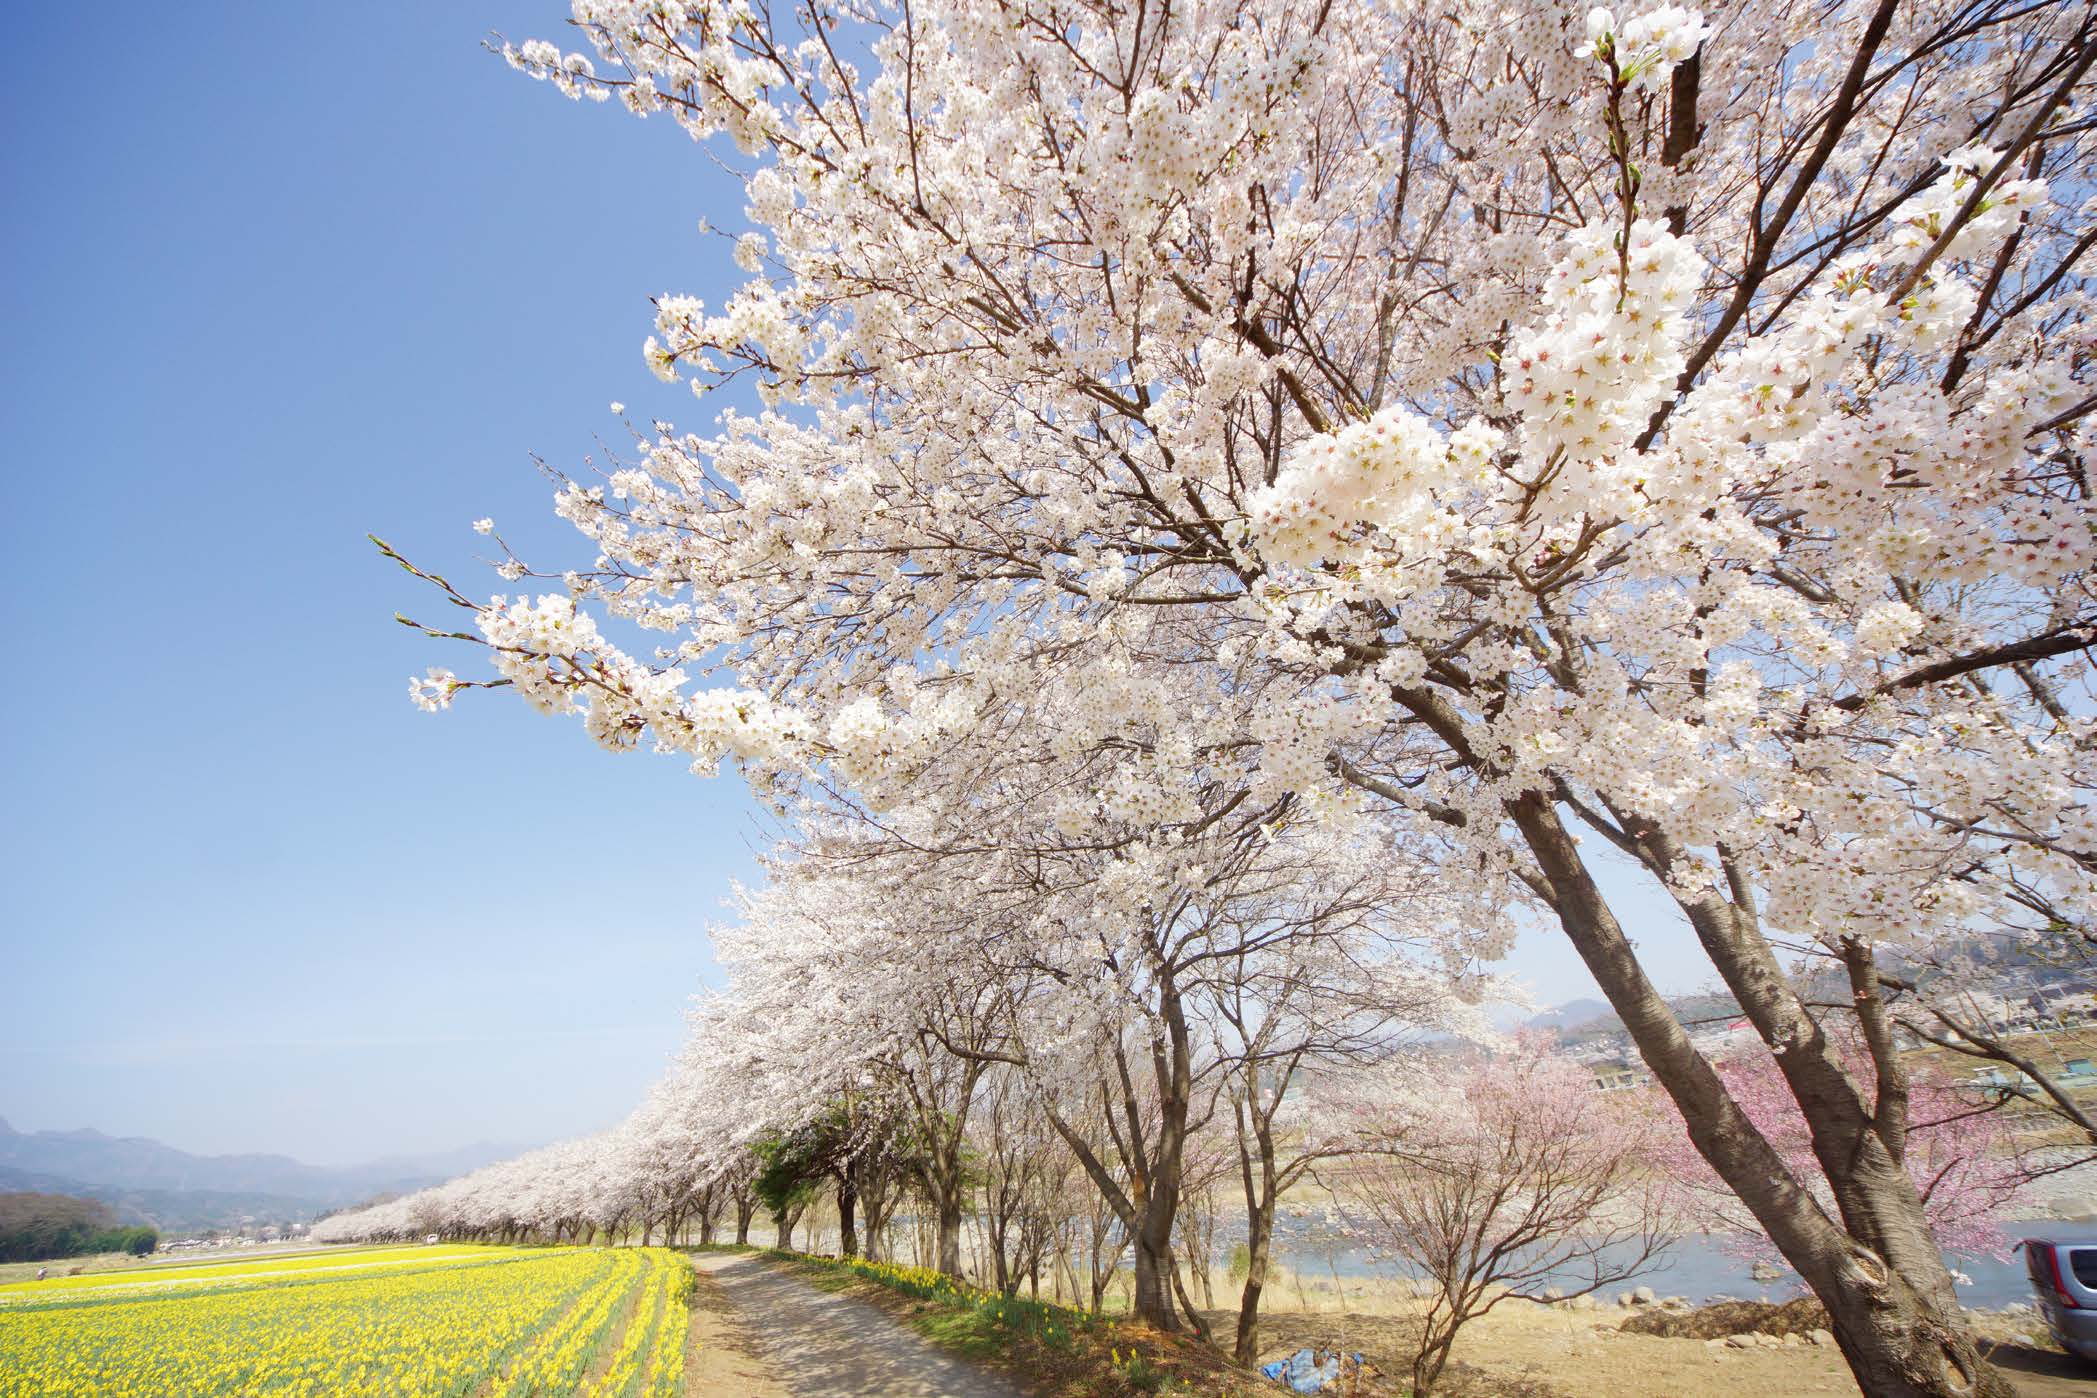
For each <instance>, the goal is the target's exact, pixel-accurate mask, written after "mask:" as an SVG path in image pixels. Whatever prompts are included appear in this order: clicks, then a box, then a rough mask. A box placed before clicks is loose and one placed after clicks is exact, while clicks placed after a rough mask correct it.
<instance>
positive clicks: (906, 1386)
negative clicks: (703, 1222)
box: [685, 1253, 1023, 1398]
mask: <svg viewBox="0 0 2097 1398" xmlns="http://www.w3.org/2000/svg"><path fill="white" fill-rule="evenodd" d="M692 1262H693V1265H694V1266H696V1267H697V1268H698V1269H699V1293H698V1298H697V1304H696V1308H695V1310H694V1312H693V1316H692V1324H693V1329H694V1330H695V1331H697V1332H699V1340H698V1346H699V1347H698V1349H697V1351H696V1353H694V1354H693V1356H692V1358H691V1360H690V1361H688V1367H687V1369H686V1371H685V1372H686V1384H685V1392H686V1393H688V1394H707V1395H713V1394H720V1395H722V1396H723V1398H728V1395H735V1398H744V1395H750V1398H772V1396H773V1395H794V1396H795V1398H1023V1395H1022V1394H1021V1393H1020V1391H1019V1390H1018V1389H1016V1388H1014V1387H1013V1386H1012V1385H1011V1384H1010V1383H1008V1382H1006V1381H1005V1380H1004V1379H1003V1378H1001V1377H999V1376H998V1375H996V1374H992V1373H989V1372H987V1371H985V1370H983V1369H980V1368H977V1367H976V1366H974V1365H972V1364H969V1363H967V1362H966V1361H964V1360H961V1359H957V1358H954V1357H953V1356H951V1355H948V1354H945V1353H942V1352H941V1351H939V1350H938V1349H935V1348H934V1347H933V1346H932V1345H930V1344H929V1343H927V1342H926V1341H925V1340H923V1339H921V1338H919V1337H918V1336H917V1335H916V1334H915V1333H913V1332H911V1331H910V1330H907V1329H905V1328H904V1327H903V1326H901V1325H899V1324H897V1323H896V1321H895V1320H894V1319H893V1318H892V1317H890V1316H889V1315H888V1314H887V1313H886V1312H884V1311H882V1310H880V1309H878V1308H877V1307H874V1306H870V1305H868V1304H867V1303H866V1302H864V1301H861V1300H858V1299H857V1298H855V1297H851V1296H840V1295H835V1294H833V1293H830V1292H826V1291H818V1290H816V1289H815V1288H814V1287H812V1286H810V1285H808V1284H807V1283H806V1282H803V1281H801V1280H799V1279H798V1278H796V1277H792V1276H789V1275H787V1274H786V1273H785V1272H782V1271H780V1270H779V1269H778V1268H775V1267H772V1266H770V1265H768V1264H766V1263H764V1262H762V1261H760V1260H758V1259H757V1258H755V1257H749V1256H740V1255H736V1254H731V1253H701V1254H699V1255H698V1256H696V1257H694V1258H693V1259H692Z"/></svg>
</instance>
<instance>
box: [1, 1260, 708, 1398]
mask: <svg viewBox="0 0 2097 1398" xmlns="http://www.w3.org/2000/svg"><path fill="white" fill-rule="evenodd" d="M373 1251H374V1250H369V1249H367V1250H363V1252H362V1253H360V1254H348V1255H346V1256H345V1257H344V1258H343V1259H342V1260H339V1261H337V1260H334V1259H327V1258H317V1259H313V1260H312V1261H311V1263H310V1264H309V1265H306V1266H302V1267H297V1268H291V1267H283V1266H272V1265H269V1264H261V1265H258V1266H257V1267H256V1268H254V1269H252V1270H248V1271H243V1270H242V1269H241V1268H240V1267H238V1266H237V1265H236V1266H224V1267H220V1266H214V1267H211V1268H209V1269H208V1272H207V1271H206V1270H205V1269H198V1273H197V1274H192V1275H190V1276H188V1277H182V1278H177V1277H175V1276H174V1275H173V1274H174V1273H175V1272H176V1271H177V1270H178V1269H168V1274H166V1275H163V1276H162V1277H160V1278H155V1279H147V1278H145V1277H143V1276H142V1275H141V1274H136V1273H134V1274H130V1275H128V1276H124V1275H122V1274H118V1275H117V1276H112V1277H110V1278H109V1279H108V1280H107V1281H106V1282H105V1283H104V1284H102V1285H99V1286H91V1287H76V1288H70V1289H68V1288H63V1287H57V1288H51V1289H48V1290H46V1291H43V1292H38V1291H36V1290H35V1289H33V1288H32V1287H24V1286H12V1287H7V1288H4V1289H0V1398H51V1396H52V1395H68V1396H69V1398H70V1396H71V1395H79V1396H80V1398H90V1395H92V1398H105V1396H106V1398H205V1396H206V1395H239V1396H240V1398H249V1395H256V1396H257V1398H259V1395H265V1394H271V1395H277V1394H281V1395H296V1396H297V1398H349V1396H350V1395H371V1398H379V1396H380V1395H384V1396H385V1398H482V1396H483V1395H489V1396H490V1398H527V1395H533V1394H547V1395H551V1394H561V1395H566V1394H588V1395H592V1396H593V1398H599V1396H601V1398H672V1395H676V1394H681V1393H682V1392H683V1382H684V1355H685V1342H686V1334H687V1325H688V1320H689V1314H690V1312H689V1309H688V1298H689V1296H690V1293H691V1288H692V1269H691V1267H690V1265H689V1264H688V1263H687V1261H686V1260H685V1258H684V1257H682V1256H681V1255H679V1254H677V1253H674V1252H670V1251H668V1250H666V1249H662V1248H620V1249H602V1248H558V1249H543V1248H540V1249H507V1248H477V1249H476V1248H460V1247H449V1248H429V1249H426V1250H423V1249H398V1248H395V1249H386V1250H385V1255H384V1256H383V1257H375V1256H372V1255H370V1254H372V1253H373ZM417 1252H426V1253H427V1256H426V1257H417V1256H415V1255H414V1254H415V1253H417ZM120 1277H121V1280H119V1278H120ZM69 1280H70V1279H69ZM79 1280H81V1281H86V1280H88V1279H87V1278H80V1279H79Z"/></svg>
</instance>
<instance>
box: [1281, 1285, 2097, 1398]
mask: <svg viewBox="0 0 2097 1398" xmlns="http://www.w3.org/2000/svg"><path fill="white" fill-rule="evenodd" d="M1372 1304H1374V1306H1375V1309H1374V1310H1373V1311H1351V1312H1310V1313H1306V1312H1303V1311H1275V1312H1272V1313H1269V1314H1267V1315H1264V1316H1263V1317H1262V1318H1261V1323H1260V1340H1261V1352H1262V1357H1263V1358H1268V1359H1272V1358H1279V1357H1281V1356H1283V1355H1286V1354H1289V1353H1291V1352H1293V1351H1294V1350H1295V1349H1297V1348H1299V1347H1301V1346H1304V1345H1310V1346H1313V1347H1317V1348H1327V1349H1338V1350H1340V1351H1342V1352H1353V1351H1361V1352H1363V1353H1364V1354H1366V1355H1367V1356H1368V1358H1369V1361H1370V1363H1371V1364H1372V1365H1375V1366H1376V1367H1377V1368H1379V1369H1380V1370H1381V1371H1382V1373H1383V1382H1382V1383H1381V1384H1379V1385H1377V1390H1378V1391H1379V1392H1380V1393H1389V1394H1397V1393H1403V1392H1404V1391H1405V1384H1406V1377H1407V1372H1408V1367H1409V1364H1410V1356H1411V1354H1412V1336H1413V1334H1414V1333H1415V1332H1416V1330H1417V1325H1416V1323H1415V1322H1414V1321H1413V1320H1412V1319H1411V1318H1410V1316H1409V1315H1408V1314H1406V1310H1407V1309H1408V1303H1407V1302H1406V1301H1405V1300H1403V1299H1401V1298H1397V1297H1376V1298H1374V1300H1373V1302H1372ZM1629 1314H1631V1313H1630V1312H1628V1311H1622V1310H1618V1309H1617V1308H1615V1307H1613V1306H1612V1307H1608V1308H1606V1309H1602V1310H1571V1309H1567V1308H1565V1307H1560V1306H1540V1305H1535V1304H1533V1303H1530V1302H1526V1301H1508V1302H1504V1303H1502V1304H1501V1305H1500V1306H1498V1307H1495V1308H1494V1309H1493V1310H1492V1311H1491V1312H1490V1313H1488V1314H1487V1315H1486V1316H1485V1317H1484V1318H1482V1319H1480V1320H1476V1321H1473V1322H1472V1323H1471V1325H1469V1326H1467V1327H1466V1328H1465V1329H1464V1331H1463V1333H1462V1334H1461V1335H1459V1336H1458V1337H1457V1342H1456V1351H1455V1355H1454V1362H1455V1363H1456V1364H1459V1365H1462V1366H1464V1369H1463V1371H1462V1372H1461V1373H1460V1374H1456V1375H1453V1376H1452V1381H1451V1382H1450V1383H1449V1385H1448V1386H1449V1388H1450V1390H1451V1392H1452V1394H1454V1395H1476V1396H1477V1398H1503V1395H1505V1396H1507V1398H1513V1395H1521V1398H1589V1395H1597V1394H1600V1395H1607V1398H1685V1395H1692V1394H1694V1395H1705V1394H1711V1395H1729V1396H1735V1395H1737V1398H1789V1395H1793V1394H1797V1395H1811V1394H1837V1395H1842V1398H1855V1395H1856V1394H1857V1391H1858V1390H1857V1385H1856V1383H1855V1381H1854V1380H1852V1379H1851V1377H1850V1374H1849V1369H1848V1367H1847V1366H1845V1365H1844V1364H1843V1362H1842V1356H1841V1355H1840V1353H1839V1352H1838V1351H1836V1350H1835V1349H1833V1348H1832V1347H1830V1348H1825V1349H1822V1348H1815V1347H1811V1346H1806V1347H1802V1348H1798V1349H1759V1348H1758V1349H1734V1348H1730V1347H1726V1346H1722V1345H1721V1346H1717V1347H1713V1346H1709V1345H1707V1344H1706V1343H1705V1342H1704V1341H1702V1340H1677V1339H1665V1338H1662V1337H1660V1336H1656V1335H1640V1334H1632V1333H1623V1332H1620V1331H1619V1330H1618V1328H1617V1327H1618V1326H1619V1325H1621V1324H1622V1323H1623V1321H1624V1319H1625V1318H1626V1317H1627V1316H1628V1315H1629ZM1987 1332H1988V1333H1990V1334H1991V1335H1993V1336H1994V1337H1995V1338H1996V1339H1997V1341H1998V1348H1997V1349H1996V1351H1995V1354H1994V1358H1995V1360H1996V1362H1997V1363H1998V1364H1999V1365H2001V1366H2002V1367H2003V1368H2005V1369H2006V1370H2008V1371H2009V1372H2010V1374H2011V1376H2012V1379H2013V1381H2014V1382H2015V1383H2016V1385H2017V1391H2018V1393H2019V1394H2020V1395H2021V1398H2097V1367H2085V1366H2081V1365H2079V1363H2078V1361H2076V1360H2073V1359H2070V1358H2069V1357H2068V1356H2067V1355H2064V1354H2061V1353H2059V1352H2057V1351H2049V1350H2043V1349H2040V1348H2037V1347H2035V1346H2033V1345H2031V1344H2028V1343H2024V1342H2023V1341H2022V1339H2021V1337H2015V1336H2013V1334H2012V1331H2011V1329H2010V1328H2009V1327H2006V1326H2002V1325H1999V1324H1998V1325H1994V1326H1992V1327H1987ZM1370 1392H1371V1390H1370V1389H1367V1388H1365V1389H1364V1390H1363V1393H1364V1395H1365V1398H1366V1395H1368V1394H1369V1393H1370Z"/></svg>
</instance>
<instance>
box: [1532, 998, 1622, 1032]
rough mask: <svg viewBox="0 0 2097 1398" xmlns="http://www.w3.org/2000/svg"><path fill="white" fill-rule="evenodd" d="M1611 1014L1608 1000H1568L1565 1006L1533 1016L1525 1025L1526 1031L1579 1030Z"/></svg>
mask: <svg viewBox="0 0 2097 1398" xmlns="http://www.w3.org/2000/svg"><path fill="white" fill-rule="evenodd" d="M1608 1013H1610V1010H1609V1002H1608V1001H1606V1000H1568V1001H1566V1002H1565V1003H1564V1004H1563V1005H1556V1006H1553V1007H1552V1008H1551V1009H1548V1010H1545V1011H1544V1012H1543V1013H1542V1014H1540V1015H1533V1016H1531V1017H1530V1019H1529V1020H1528V1022H1527V1023H1526V1024H1524V1025H1523V1028H1525V1029H1577V1028H1579V1027H1580V1026H1581V1025H1583V1024H1586V1023H1587V1022H1588V1021H1590V1020H1595V1019H1600V1018H1601V1017H1602V1016H1603V1015H1606V1014H1608Z"/></svg>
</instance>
